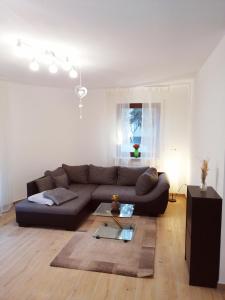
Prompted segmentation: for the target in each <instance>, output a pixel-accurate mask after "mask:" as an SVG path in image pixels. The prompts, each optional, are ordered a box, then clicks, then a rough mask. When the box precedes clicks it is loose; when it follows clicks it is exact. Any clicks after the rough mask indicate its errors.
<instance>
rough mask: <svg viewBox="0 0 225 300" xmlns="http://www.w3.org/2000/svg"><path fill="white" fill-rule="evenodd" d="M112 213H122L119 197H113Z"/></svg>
mask: <svg viewBox="0 0 225 300" xmlns="http://www.w3.org/2000/svg"><path fill="white" fill-rule="evenodd" d="M111 212H112V213H115V214H119V213H120V203H119V195H117V194H114V195H112V209H111Z"/></svg>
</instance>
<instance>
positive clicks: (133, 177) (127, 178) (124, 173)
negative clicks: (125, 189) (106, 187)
mask: <svg viewBox="0 0 225 300" xmlns="http://www.w3.org/2000/svg"><path fill="white" fill-rule="evenodd" d="M147 169H148V167H141V168H128V167H118V180H117V184H118V185H136V182H137V179H138V177H139V176H140V175H141V174H142V173H144V172H145V171H146V170H147Z"/></svg>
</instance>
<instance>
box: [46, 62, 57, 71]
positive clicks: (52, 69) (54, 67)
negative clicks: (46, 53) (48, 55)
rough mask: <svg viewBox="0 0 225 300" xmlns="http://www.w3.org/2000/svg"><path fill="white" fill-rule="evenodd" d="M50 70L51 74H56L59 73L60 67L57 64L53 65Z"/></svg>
mask: <svg viewBox="0 0 225 300" xmlns="http://www.w3.org/2000/svg"><path fill="white" fill-rule="evenodd" d="M48 70H49V72H50V73H51V74H55V73H57V72H58V67H57V65H56V64H55V63H52V64H51V65H50V66H49V67H48Z"/></svg>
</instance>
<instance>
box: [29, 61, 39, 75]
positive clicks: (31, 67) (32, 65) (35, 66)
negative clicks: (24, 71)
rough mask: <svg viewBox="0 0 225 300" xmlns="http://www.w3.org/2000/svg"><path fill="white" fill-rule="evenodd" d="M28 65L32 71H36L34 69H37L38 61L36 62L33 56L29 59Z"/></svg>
mask: <svg viewBox="0 0 225 300" xmlns="http://www.w3.org/2000/svg"><path fill="white" fill-rule="evenodd" d="M29 67H30V69H31V70H32V71H34V72H36V71H38V70H39V64H38V62H37V60H36V59H35V58H34V59H33V60H32V61H31V63H30V65H29Z"/></svg>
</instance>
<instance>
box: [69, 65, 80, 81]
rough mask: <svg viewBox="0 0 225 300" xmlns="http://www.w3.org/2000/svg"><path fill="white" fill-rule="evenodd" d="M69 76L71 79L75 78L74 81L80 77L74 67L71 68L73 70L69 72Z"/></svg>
mask: <svg viewBox="0 0 225 300" xmlns="http://www.w3.org/2000/svg"><path fill="white" fill-rule="evenodd" d="M69 76H70V78H73V79H74V78H77V77H78V73H77V71H76V70H75V68H74V67H72V68H71V70H70V72H69Z"/></svg>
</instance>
